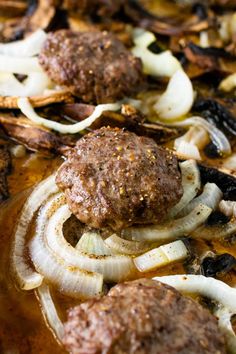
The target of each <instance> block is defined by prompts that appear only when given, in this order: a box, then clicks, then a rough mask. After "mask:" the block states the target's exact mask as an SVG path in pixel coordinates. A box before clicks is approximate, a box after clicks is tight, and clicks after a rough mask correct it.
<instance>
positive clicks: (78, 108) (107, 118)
mask: <svg viewBox="0 0 236 354" xmlns="http://www.w3.org/2000/svg"><path fill="white" fill-rule="evenodd" d="M94 108H95V106H93V105H89V104H84V103H72V104H63V105H61V107H60V115H61V117H62V118H66V119H69V120H72V121H81V120H83V119H85V118H87V117H88V116H89V115H90V114H92V112H93V110H94ZM103 126H110V127H118V128H125V129H127V130H129V131H131V132H134V133H136V134H137V135H140V136H147V137H150V138H152V139H153V140H155V141H156V142H157V143H158V144H164V143H166V142H168V141H171V140H173V139H175V138H177V137H179V136H180V135H181V134H183V131H182V129H176V128H171V127H167V126H165V125H163V124H158V123H148V122H146V117H145V116H144V115H143V114H142V113H141V112H139V111H138V110H137V109H136V108H134V107H133V106H131V105H128V104H124V105H122V107H121V113H117V112H111V111H108V112H104V113H103V114H102V116H101V117H100V118H98V119H97V120H96V121H95V122H94V123H93V124H92V125H91V126H90V128H89V129H91V130H94V129H99V128H101V127H103Z"/></svg>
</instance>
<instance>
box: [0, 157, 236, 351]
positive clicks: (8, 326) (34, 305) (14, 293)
mask: <svg viewBox="0 0 236 354" xmlns="http://www.w3.org/2000/svg"><path fill="white" fill-rule="evenodd" d="M60 163H61V159H59V158H45V157H42V156H40V155H38V154H28V155H27V157H25V158H22V159H13V172H12V174H11V176H10V177H9V187H10V193H11V198H10V199H9V200H8V201H7V202H5V203H3V205H2V206H1V209H0V245H1V246H0V247H1V257H0V343H1V346H0V353H11V354H15V353H17V354H18V353H20V354H21V353H23V354H26V353H27V354H28V353H34V354H39V353H44V354H49V353H54V354H62V353H66V352H65V350H64V349H63V348H62V347H61V346H60V345H59V344H58V342H57V341H56V339H55V338H54V336H53V333H52V332H51V330H50V329H49V327H48V326H47V325H46V323H45V320H44V318H43V315H42V312H41V309H40V304H39V302H38V300H37V298H36V295H35V292H34V291H22V290H20V289H18V288H17V285H16V282H15V280H14V276H13V275H12V273H11V271H10V269H11V256H10V251H11V244H12V237H13V234H14V228H15V224H16V220H17V217H18V215H19V213H20V210H21V208H22V205H23V204H24V201H25V199H26V198H27V195H28V194H29V193H30V190H31V187H32V186H34V185H35V184H36V183H37V182H39V181H40V180H42V179H43V178H45V177H46V176H47V175H49V174H51V173H52V172H53V171H55V169H56V168H57V167H58V166H59V165H60ZM190 248H191V251H194V252H195V253H196V254H199V255H200V254H203V253H205V252H206V251H209V250H212V251H214V252H218V253H224V252H227V253H231V254H232V255H234V256H236V245H232V244H231V245H229V244H228V243H224V244H223V243H219V242H217V241H216V242H215V241H214V242H210V243H206V242H204V241H200V240H199V241H197V240H193V241H191V243H190ZM185 272H186V265H183V264H181V263H176V264H171V265H169V266H167V267H164V268H161V269H159V270H157V271H155V272H151V273H145V274H143V273H138V272H137V273H136V274H135V275H134V278H141V277H143V276H147V277H153V276H162V275H170V274H181V273H185ZM221 280H224V281H225V282H227V283H228V284H230V285H235V284H236V274H235V272H234V271H231V272H230V273H228V274H227V275H225V276H224V277H222V279H221ZM51 290H52V295H53V299H54V301H55V304H56V307H57V310H58V312H59V314H60V317H61V319H62V321H65V319H66V310H67V309H68V308H69V307H71V306H75V305H76V304H78V303H79V301H78V300H73V299H70V298H69V297H65V296H62V295H61V294H59V293H58V292H57V290H56V289H51Z"/></svg>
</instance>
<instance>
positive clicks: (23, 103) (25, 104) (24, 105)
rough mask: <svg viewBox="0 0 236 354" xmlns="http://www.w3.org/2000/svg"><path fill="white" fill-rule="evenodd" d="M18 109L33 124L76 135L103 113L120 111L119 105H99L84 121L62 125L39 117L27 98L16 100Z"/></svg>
mask: <svg viewBox="0 0 236 354" xmlns="http://www.w3.org/2000/svg"><path fill="white" fill-rule="evenodd" d="M18 107H19V108H20V110H21V112H22V113H23V114H24V115H25V116H26V117H27V118H29V119H30V120H32V121H33V122H34V123H36V124H39V125H42V126H44V127H46V128H49V129H53V130H56V131H58V132H60V133H62V134H76V133H78V132H80V131H81V130H84V129H86V128H88V127H89V126H90V125H91V124H92V123H93V122H95V120H96V119H97V118H99V117H100V116H101V115H102V113H103V112H105V111H117V110H119V109H120V107H121V104H120V103H108V104H99V105H98V106H96V107H95V109H94V111H93V113H92V114H91V115H90V116H89V117H88V118H86V119H84V120H83V121H81V122H78V123H75V124H69V125H66V124H62V123H58V122H54V121H52V120H49V119H45V118H42V117H40V116H39V115H38V114H37V113H36V112H35V111H34V109H33V107H32V106H31V104H30V102H29V100H28V99H27V98H19V99H18Z"/></svg>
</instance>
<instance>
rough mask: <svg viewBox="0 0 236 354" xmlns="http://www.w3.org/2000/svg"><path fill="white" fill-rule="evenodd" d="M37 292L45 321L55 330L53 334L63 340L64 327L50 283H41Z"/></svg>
mask: <svg viewBox="0 0 236 354" xmlns="http://www.w3.org/2000/svg"><path fill="white" fill-rule="evenodd" d="M36 294H37V296H38V298H39V301H40V304H41V309H42V313H43V316H44V318H45V321H46V322H47V323H48V325H49V328H50V329H51V330H52V331H53V334H54V335H55V336H56V337H57V338H58V339H59V341H62V338H63V334H64V327H63V324H62V322H61V320H60V318H59V316H58V313H57V310H56V308H55V305H54V302H53V300H52V296H51V294H50V289H49V287H48V285H46V284H44V283H43V284H42V285H40V286H39V287H38V289H37V290H36Z"/></svg>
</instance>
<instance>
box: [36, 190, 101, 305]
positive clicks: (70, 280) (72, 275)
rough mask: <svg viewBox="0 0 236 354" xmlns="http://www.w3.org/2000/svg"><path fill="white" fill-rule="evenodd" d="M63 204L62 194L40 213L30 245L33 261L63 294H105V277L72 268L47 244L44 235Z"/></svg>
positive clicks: (41, 272) (89, 295) (78, 296)
mask: <svg viewBox="0 0 236 354" xmlns="http://www.w3.org/2000/svg"><path fill="white" fill-rule="evenodd" d="M63 202H64V199H63V196H62V195H61V194H59V195H56V196H55V197H53V198H52V199H51V200H49V201H48V202H47V203H46V204H45V206H44V207H43V208H42V209H41V211H40V214H39V216H38V218H37V227H36V233H35V236H34V237H33V239H32V241H31V242H30V245H29V249H30V256H31V259H32V261H33V263H34V266H35V268H36V269H37V271H38V272H39V273H40V274H42V275H43V276H44V278H45V279H46V280H48V281H50V283H51V284H53V285H56V286H57V287H58V288H59V290H60V291H61V292H62V293H63V294H66V295H69V296H71V297H75V298H81V297H92V296H96V295H98V294H100V293H101V292H102V287H103V277H102V275H101V274H98V273H92V272H88V271H85V270H82V269H80V268H79V267H75V266H73V265H72V264H71V262H70V260H69V259H68V260H67V261H66V260H64V259H62V258H60V256H59V255H58V254H55V253H54V252H53V251H52V250H51V249H50V248H49V246H48V244H47V241H46V238H45V231H46V228H47V225H48V222H49V220H51V218H52V214H53V213H54V211H55V210H57V208H58V207H60V205H61V203H63ZM56 226H57V225H55V227H56Z"/></svg>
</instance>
